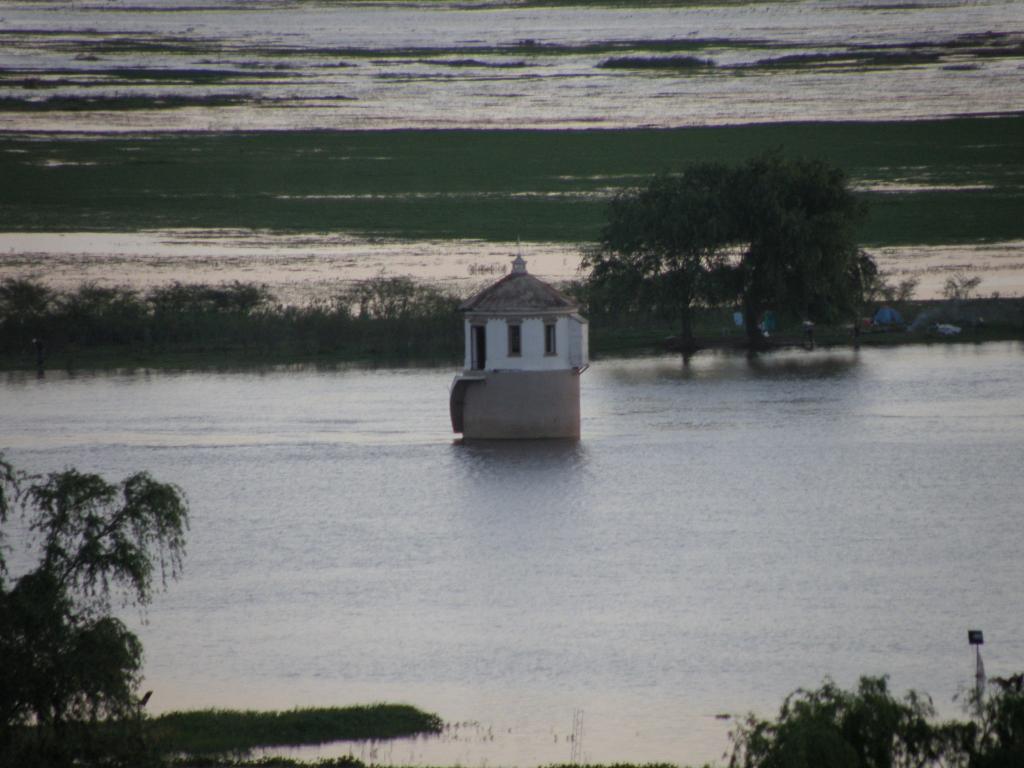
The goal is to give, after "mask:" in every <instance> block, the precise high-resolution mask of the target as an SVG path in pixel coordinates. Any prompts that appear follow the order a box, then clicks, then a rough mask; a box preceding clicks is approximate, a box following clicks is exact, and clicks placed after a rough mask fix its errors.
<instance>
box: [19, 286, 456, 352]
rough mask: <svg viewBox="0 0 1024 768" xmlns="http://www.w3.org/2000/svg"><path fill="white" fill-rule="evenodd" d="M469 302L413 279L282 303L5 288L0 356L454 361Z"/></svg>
mask: <svg viewBox="0 0 1024 768" xmlns="http://www.w3.org/2000/svg"><path fill="white" fill-rule="evenodd" d="M459 301H460V299H459V297H458V296H456V295H454V294H452V293H449V292H446V291H443V290H440V289H437V288H434V287H432V286H428V285H422V284H417V283H414V282H413V281H412V280H410V279H408V278H398V277H395V278H384V277H380V278H375V279H371V280H367V281H365V282H361V283H358V284H356V285H355V286H353V287H352V288H351V289H349V290H347V291H345V292H343V293H341V294H339V295H337V296H335V297H334V298H332V299H330V300H327V301H320V302H315V303H312V304H308V305H305V306H288V305H282V304H279V303H277V302H276V301H275V299H274V296H273V295H272V294H271V293H270V292H269V291H268V290H267V288H265V287H263V286H260V285H257V284H253V283H240V282H234V283H229V284H224V285H219V286H211V285H189V284H183V283H172V284H170V285H166V286H161V287H158V288H153V289H151V290H149V291H147V292H139V291H135V290H131V289H128V288H108V287H100V286H96V285H92V284H85V285H82V286H80V287H79V288H77V289H76V290H72V291H67V292H59V291H55V290H52V289H50V288H48V287H46V286H45V285H43V284H41V283H39V282H34V281H31V280H25V279H6V280H4V281H2V282H0V354H2V355H4V356H8V357H16V358H26V357H33V356H34V357H35V358H39V359H41V360H42V361H45V360H46V358H47V357H48V356H49V355H51V354H60V355H62V356H65V357H66V356H68V355H74V353H75V352H77V351H86V350H95V349H98V348H104V349H110V350H112V351H114V352H115V353H117V352H125V353H131V352H140V353H147V354H160V353H164V352H198V353H204V354H211V353H217V352H224V353H229V354H231V355H232V356H238V355H243V356H252V357H284V358H296V357H301V358H308V357H312V356H316V355H328V354H329V355H332V356H334V357H336V358H340V359H367V358H389V359H403V358H410V359H432V358H433V359H453V358H456V357H458V356H459V355H460V354H461V350H462V324H461V318H460V317H459V315H458V313H457V311H456V310H457V307H458V304H459Z"/></svg>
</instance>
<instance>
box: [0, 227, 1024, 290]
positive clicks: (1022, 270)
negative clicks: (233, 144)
mask: <svg viewBox="0 0 1024 768" xmlns="http://www.w3.org/2000/svg"><path fill="white" fill-rule="evenodd" d="M869 250H870V252H871V253H872V255H873V256H874V257H875V259H876V261H877V262H878V265H879V267H880V268H881V269H882V271H884V272H886V273H887V274H889V275H890V276H891V277H892V280H893V282H894V283H895V282H899V281H901V280H906V279H908V278H916V279H917V280H919V283H918V287H917V290H916V292H915V294H914V295H915V297H916V298H919V299H930V298H937V297H939V296H941V295H942V289H943V287H944V284H945V281H946V280H947V279H948V278H949V277H951V276H952V275H954V274H956V273H965V274H970V275H972V276H976V277H980V278H981V281H982V282H981V284H980V286H979V292H980V294H981V295H984V296H988V295H990V294H992V293H999V294H1000V295H1001V296H1004V297H1008V296H1024V242H1021V241H1015V242H1003V243H985V244H978V245H955V246H903V247H886V248H878V249H869ZM517 253H522V255H523V256H524V257H525V258H527V260H528V261H529V264H530V271H531V272H533V273H534V274H537V275H539V276H541V277H543V278H544V279H547V280H551V281H554V282H562V281H568V280H577V279H580V278H581V277H582V276H583V273H581V272H580V269H579V263H580V247H579V246H576V245H569V244H565V243H537V242H527V243H516V242H505V243H502V242H487V241H481V240H414V241H409V240H380V239H366V238H359V237H352V236H344V235H315V234H308V235H307V234H304V235H290V234H283V233H273V232H252V231H220V230H218V231H208V230H170V231H146V232H132V233H107V232H86V233H81V232H79V233H75V232H66V233H17V234H14V233H0V280H2V279H4V278H9V277H16V278H30V279H33V280H37V281H39V282H42V283H44V284H45V285H48V286H50V287H52V288H56V289H59V290H74V289H76V288H77V287H78V286H80V285H81V284H82V283H85V282H88V283H93V284H95V285H97V286H100V287H110V288H112V287H117V286H127V287H129V288H133V289H137V290H139V291H146V290H149V289H151V288H154V287H158V286H162V285H167V284H169V283H172V282H175V281H178V282H185V283H201V284H211V285H216V284H219V283H229V282H234V281H240V282H255V283H259V284H261V285H265V286H267V288H268V289H269V290H270V292H271V293H272V294H273V295H274V296H275V297H276V299H277V300H278V301H279V302H281V303H284V304H298V305H301V304H309V303H313V302H316V301H319V300H324V299H330V298H332V297H334V296H337V295H338V294H339V293H341V292H342V291H344V290H345V289H346V288H348V287H350V286H351V284H352V283H353V282H354V281H358V280H366V279H367V278H372V277H378V276H381V275H384V276H390V277H394V276H409V277H412V278H414V279H416V280H417V281H423V282H426V283H433V284H441V285H444V286H446V287H453V288H455V290H456V291H458V292H459V293H461V294H463V295H469V294H470V293H472V292H473V291H474V290H476V289H477V288H479V287H480V286H481V285H482V284H485V283H489V282H493V281H494V280H495V279H496V278H497V277H500V276H501V275H502V274H504V273H505V272H506V271H507V270H508V268H509V264H510V262H511V259H512V258H513V257H514V256H515V255H516V254H517Z"/></svg>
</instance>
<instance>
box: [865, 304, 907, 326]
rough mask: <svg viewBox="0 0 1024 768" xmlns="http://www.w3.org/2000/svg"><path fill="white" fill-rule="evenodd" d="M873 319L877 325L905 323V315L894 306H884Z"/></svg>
mask: <svg viewBox="0 0 1024 768" xmlns="http://www.w3.org/2000/svg"><path fill="white" fill-rule="evenodd" d="M872 321H873V322H874V324H875V325H903V316H902V315H901V314H900V313H899V312H897V311H896V310H895V309H893V308H892V307H882V308H881V309H880V310H878V311H877V312H875V316H874V317H873V318H872Z"/></svg>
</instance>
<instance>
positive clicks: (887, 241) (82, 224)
mask: <svg viewBox="0 0 1024 768" xmlns="http://www.w3.org/2000/svg"><path fill="white" fill-rule="evenodd" d="M773 149H777V150H779V151H781V152H783V153H784V154H786V155H791V156H801V157H812V158H822V159H824V160H826V161H828V162H830V163H832V164H834V165H836V166H839V167H841V168H843V169H844V170H846V172H847V173H848V174H849V176H850V178H851V180H852V182H853V183H854V184H856V185H857V186H858V188H862V189H863V190H864V191H863V194H864V196H865V197H866V198H867V200H868V201H869V202H870V204H871V214H870V218H869V220H868V222H867V223H866V224H865V226H864V228H863V230H862V233H861V239H862V241H863V242H864V244H866V245H874V246H884V245H900V244H943V243H964V242H979V241H1002V240H1012V239H1019V238H1024V217H1021V216H1020V211H1021V210H1024V115H1017V116H1009V117H1006V116H1004V117H993V118H964V119H956V120H944V121H920V122H888V123H841V124H821V123H816V124H783V125H751V126H735V127H719V128H692V129H679V130H627V131H365V132H279V133H274V132H262V133H213V134H210V133H202V134H199V133H197V134H170V135H160V134H156V135H146V136H144V137H143V136H116V135H110V134H103V135H90V136H85V137H83V136H71V135H60V134H48V135H42V136H40V135H17V134H7V135H3V136H0V178H3V179H4V183H3V185H0V231H62V232H67V231H131V230H136V229H154V228H169V227H199V228H221V227H232V228H234V227H241V228H254V229H267V230H275V231H282V232H328V231H330V232H335V231H347V232H353V233H359V234H365V235H370V236H389V237H402V238H414V239H415V238H442V239H443V238H482V239H487V240H496V241H508V240H512V239H514V238H516V237H520V238H522V239H523V240H526V241H560V242H586V241H591V240H593V239H595V238H596V236H597V234H598V232H599V230H600V227H601V223H602V220H603V217H604V210H605V205H606V203H607V199H608V197H609V196H610V195H611V194H613V193H614V191H615V190H616V189H618V188H621V187H624V186H630V185H636V184H639V183H642V182H643V181H644V180H645V179H646V178H647V177H648V176H650V175H651V174H654V173H658V172H672V171H676V170H679V169H680V168H682V167H683V166H684V165H686V164H687V163H690V162H693V161H697V160H706V159H710V160H721V161H727V162H728V161H738V160H741V159H743V158H746V157H749V156H751V155H756V154H758V153H762V152H765V151H769V150H773ZM879 185H882V186H879Z"/></svg>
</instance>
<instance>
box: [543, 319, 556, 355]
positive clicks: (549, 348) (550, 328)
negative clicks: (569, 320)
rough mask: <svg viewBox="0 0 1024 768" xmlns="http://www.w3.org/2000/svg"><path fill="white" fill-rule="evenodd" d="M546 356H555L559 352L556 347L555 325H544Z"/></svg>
mask: <svg viewBox="0 0 1024 768" xmlns="http://www.w3.org/2000/svg"><path fill="white" fill-rule="evenodd" d="M544 354H545V355H555V354H558V350H557V349H556V347H555V325H554V323H545V324H544Z"/></svg>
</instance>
